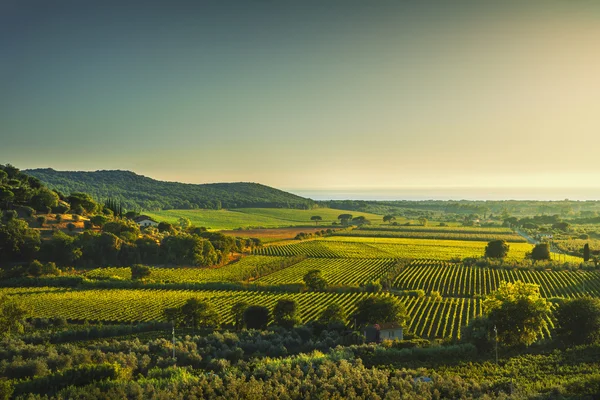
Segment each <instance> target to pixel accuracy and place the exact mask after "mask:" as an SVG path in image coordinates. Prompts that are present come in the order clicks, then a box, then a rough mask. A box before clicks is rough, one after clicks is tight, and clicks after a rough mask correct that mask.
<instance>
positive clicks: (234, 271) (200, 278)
mask: <svg viewBox="0 0 600 400" xmlns="http://www.w3.org/2000/svg"><path fill="white" fill-rule="evenodd" d="M284 260H285V258H284V257H267V256H249V257H244V258H242V259H241V260H239V261H236V262H233V263H231V264H228V265H225V266H223V267H221V268H152V267H151V268H150V271H151V272H150V278H149V279H148V280H151V281H153V282H162V283H205V282H241V281H246V280H248V279H250V278H255V277H257V276H262V275H265V274H267V273H270V272H272V271H274V270H278V269H280V268H282V267H283V266H281V267H280V264H281V263H282V261H284ZM85 276H86V277H88V278H89V279H100V280H103V279H116V280H130V279H131V269H130V268H128V267H111V268H97V269H94V270H91V271H89V272H87V273H86V274H85Z"/></svg>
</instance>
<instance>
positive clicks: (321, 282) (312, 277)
mask: <svg viewBox="0 0 600 400" xmlns="http://www.w3.org/2000/svg"><path fill="white" fill-rule="evenodd" d="M304 284H305V285H306V287H307V288H308V289H309V290H312V291H323V290H325V289H327V281H326V280H325V278H323V275H322V274H321V271H320V270H318V269H311V270H310V271H308V272H307V273H306V275H304Z"/></svg>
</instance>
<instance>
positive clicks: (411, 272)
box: [394, 260, 600, 298]
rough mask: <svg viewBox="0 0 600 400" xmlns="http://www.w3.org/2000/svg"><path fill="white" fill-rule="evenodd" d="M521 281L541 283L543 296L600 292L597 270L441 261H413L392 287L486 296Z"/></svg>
mask: <svg viewBox="0 0 600 400" xmlns="http://www.w3.org/2000/svg"><path fill="white" fill-rule="evenodd" d="M502 281H506V282H515V281H523V282H527V283H534V284H537V285H540V293H541V295H542V296H544V297H565V298H574V297H581V296H585V295H592V296H598V295H600V272H598V271H580V272H573V271H537V270H531V269H524V268H512V269H503V268H480V267H466V266H463V265H461V264H452V263H448V262H444V261H433V260H415V261H413V262H412V263H411V264H410V265H408V266H406V267H405V268H404V269H403V270H402V271H401V272H400V273H399V274H398V276H397V277H396V280H395V282H394V286H395V287H397V288H398V289H403V290H415V289H421V290H424V291H425V292H426V293H429V292H431V291H432V290H435V291H438V292H439V293H440V294H441V295H442V296H449V297H464V296H466V297H471V296H474V295H479V296H486V295H488V294H489V293H491V292H493V291H494V290H496V289H497V288H498V286H499V285H500V282H502Z"/></svg>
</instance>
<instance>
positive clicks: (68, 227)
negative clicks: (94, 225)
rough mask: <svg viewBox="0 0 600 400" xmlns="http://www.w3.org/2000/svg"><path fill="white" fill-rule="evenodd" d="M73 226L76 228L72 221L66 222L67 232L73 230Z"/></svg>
mask: <svg viewBox="0 0 600 400" xmlns="http://www.w3.org/2000/svg"><path fill="white" fill-rule="evenodd" d="M75 228H76V226H75V224H74V223H72V222H69V223H68V224H67V229H68V230H69V232H73V231H74V230H75Z"/></svg>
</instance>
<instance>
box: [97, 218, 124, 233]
mask: <svg viewBox="0 0 600 400" xmlns="http://www.w3.org/2000/svg"><path fill="white" fill-rule="evenodd" d="M109 221H110V218H109V217H107V216H105V215H101V214H100V215H94V216H92V217H90V222H91V223H92V224H93V225H94V226H97V227H99V228H102V227H103V226H104V225H105V224H106V223H107V222H109ZM119 231H120V230H119ZM113 233H114V232H113Z"/></svg>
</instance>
